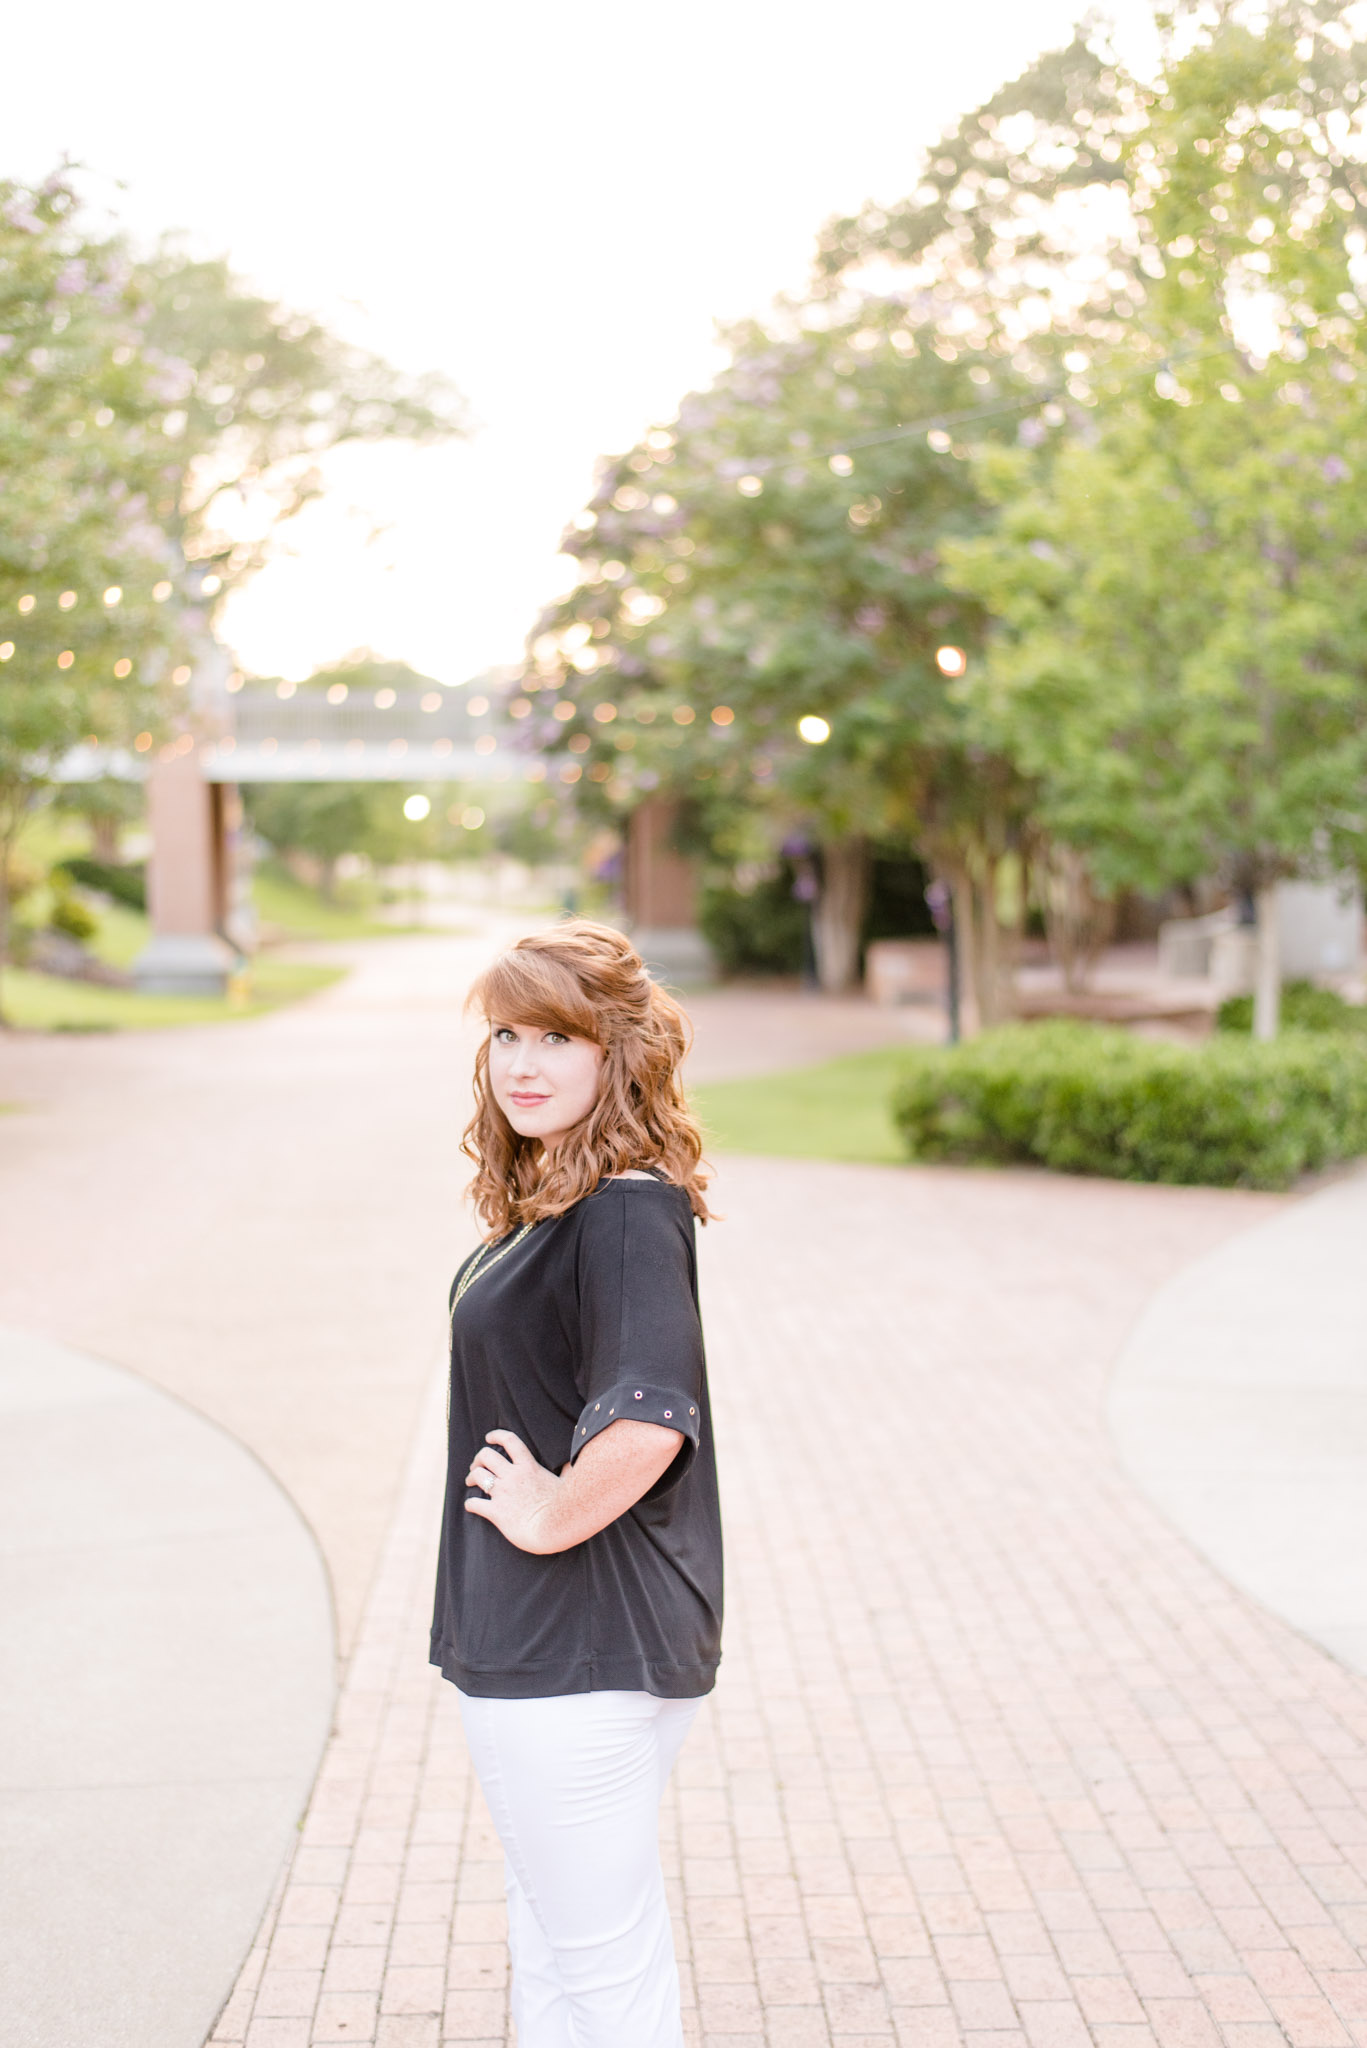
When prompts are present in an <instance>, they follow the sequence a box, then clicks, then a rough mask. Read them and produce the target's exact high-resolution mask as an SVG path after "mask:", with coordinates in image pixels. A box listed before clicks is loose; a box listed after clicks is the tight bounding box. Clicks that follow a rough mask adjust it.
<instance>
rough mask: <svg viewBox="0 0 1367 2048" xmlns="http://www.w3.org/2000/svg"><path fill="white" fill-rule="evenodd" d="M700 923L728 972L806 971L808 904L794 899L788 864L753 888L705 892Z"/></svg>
mask: <svg viewBox="0 0 1367 2048" xmlns="http://www.w3.org/2000/svg"><path fill="white" fill-rule="evenodd" d="M698 925H699V928H700V930H701V931H702V935H703V937H704V938H705V939H706V941H707V943H708V945H709V946H710V947H711V948H712V952H713V954H714V956H715V958H716V962H717V965H718V967H720V969H721V971H722V973H723V974H800V973H801V972H802V960H803V948H804V946H805V944H806V934H807V906H806V904H805V903H799V902H797V901H796V900H795V899H794V896H793V869H792V866H791V864H790V863H789V862H788V861H784V862H783V863H782V864H781V866H780V868H779V871H778V873H777V874H776V875H773V876H772V877H770V878H769V879H767V880H765V881H762V882H759V883H758V884H757V885H756V886H755V887H754V888H753V889H748V890H746V889H736V888H732V887H723V886H719V885H715V884H714V885H713V886H712V887H711V888H706V889H704V890H703V891H702V895H701V898H700V900H699V904H698Z"/></svg>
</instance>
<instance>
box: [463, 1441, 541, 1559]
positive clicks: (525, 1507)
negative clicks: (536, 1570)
mask: <svg viewBox="0 0 1367 2048" xmlns="http://www.w3.org/2000/svg"><path fill="white" fill-rule="evenodd" d="M465 1484H466V1485H467V1486H478V1487H479V1488H480V1489H481V1491H480V1492H479V1493H477V1494H474V1495H472V1497H471V1498H470V1499H469V1500H467V1501H466V1503H465V1512H466V1514H467V1515H479V1516H481V1517H482V1518H483V1520H484V1521H486V1522H492V1523H493V1525H494V1527H495V1528H496V1529H497V1530H498V1532H499V1534H500V1535H502V1536H506V1537H507V1539H508V1541H509V1542H510V1543H512V1544H514V1545H515V1546H516V1547H517V1549H519V1550H530V1551H532V1552H534V1553H538V1554H543V1555H544V1554H545V1553H546V1552H548V1551H552V1550H560V1549H562V1548H563V1547H564V1546H563V1545H561V1544H559V1543H556V1542H553V1541H552V1542H548V1541H547V1540H546V1538H547V1536H548V1535H549V1534H550V1527H549V1524H550V1523H551V1522H552V1520H553V1519H554V1509H555V1505H556V1496H557V1494H558V1493H559V1492H560V1489H561V1487H562V1486H563V1484H564V1481H563V1480H561V1479H558V1478H557V1477H556V1475H555V1473H554V1472H548V1471H547V1469H546V1467H545V1466H544V1465H538V1464H537V1462H536V1459H535V1458H534V1457H533V1456H532V1454H531V1452H530V1451H529V1450H528V1449H527V1446H526V1445H525V1444H524V1443H523V1441H522V1439H521V1437H520V1436H514V1435H513V1433H512V1431H511V1430H510V1429H491V1430H490V1431H489V1434H488V1436H487V1437H486V1438H485V1439H484V1442H483V1444H482V1445H481V1447H480V1448H479V1450H477V1451H476V1452H475V1455H474V1458H473V1460H472V1462H471V1465H470V1470H469V1471H468V1472H467V1473H466V1475H465Z"/></svg>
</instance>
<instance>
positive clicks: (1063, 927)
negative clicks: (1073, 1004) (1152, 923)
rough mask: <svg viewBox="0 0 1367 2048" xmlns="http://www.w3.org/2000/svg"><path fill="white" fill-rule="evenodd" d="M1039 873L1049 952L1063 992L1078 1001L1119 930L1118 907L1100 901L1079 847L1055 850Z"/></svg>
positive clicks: (1040, 866)
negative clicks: (1103, 952)
mask: <svg viewBox="0 0 1367 2048" xmlns="http://www.w3.org/2000/svg"><path fill="white" fill-rule="evenodd" d="M1036 873H1037V875H1038V877H1039V881H1040V897H1041V901H1042V904H1043V909H1044V928H1045V932H1046V934H1047V935H1048V939H1049V951H1050V952H1051V953H1052V955H1053V957H1054V960H1055V963H1056V964H1057V965H1058V967H1060V968H1061V969H1062V972H1063V986H1064V987H1065V988H1066V989H1067V990H1068V992H1069V994H1070V995H1078V994H1080V993H1081V991H1082V990H1083V989H1085V988H1086V986H1087V983H1088V980H1089V979H1090V976H1091V971H1092V969H1093V967H1094V966H1095V965H1096V963H1097V961H1098V960H1099V959H1100V957H1101V954H1102V951H1103V949H1104V948H1105V946H1106V945H1107V943H1108V941H1109V939H1110V936H1111V933H1112V932H1113V931H1114V930H1115V904H1114V903H1113V902H1111V901H1109V900H1107V899H1106V898H1104V897H1100V896H1098V895H1097V893H1096V890H1095V889H1094V888H1093V886H1092V878H1091V874H1090V872H1089V870H1088V867H1087V862H1086V858H1085V856H1084V855H1083V854H1081V853H1079V852H1078V851H1077V850H1076V848H1075V847H1071V846H1053V847H1050V849H1049V851H1048V854H1047V855H1046V857H1045V858H1044V860H1043V861H1042V862H1040V863H1039V865H1038V867H1037V869H1036Z"/></svg>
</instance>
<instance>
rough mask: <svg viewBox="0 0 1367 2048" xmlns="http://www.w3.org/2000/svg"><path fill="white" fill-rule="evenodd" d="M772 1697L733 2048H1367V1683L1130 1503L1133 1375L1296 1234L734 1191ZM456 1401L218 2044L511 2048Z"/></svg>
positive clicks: (748, 1802)
mask: <svg viewBox="0 0 1367 2048" xmlns="http://www.w3.org/2000/svg"><path fill="white" fill-rule="evenodd" d="M720 1199H721V1205H722V1206H723V1207H724V1208H725V1209H726V1211H727V1213H728V1216H729V1218H730V1220H729V1221H728V1222H727V1223H726V1224H725V1225H723V1226H719V1227H718V1228H716V1229H715V1230H713V1231H710V1232H708V1233H707V1235H706V1238H705V1240H704V1288H705V1311H706V1315H707V1322H708V1332H709V1342H710V1351H711V1359H712V1371H713V1377H714V1384H715V1389H716V1397H717V1409H718V1436H719V1444H720V1450H721V1458H722V1472H723V1486H724V1490H725V1507H726V1517H727V1535H728V1544H729V1561H730V1572H731V1584H730V1608H729V1618H728V1631H727V1644H726V1659H725V1664H724V1668H723V1679H722V1683H721V1684H720V1686H719V1688H718V1691H717V1694H716V1695H715V1698H714V1701H713V1702H712V1703H711V1704H710V1705H709V1707H708V1708H707V1709H706V1710H705V1712H704V1714H703V1716H702V1717H701V1718H700V1722H699V1725H698V1727H697V1729H696V1730H695V1733H694V1735H693V1737H692V1738H691V1740H690V1742H689V1745H688V1747H687V1748H686V1750H685V1752H684V1755H683V1758H682V1760H681V1764H680V1767H679V1770H678V1773H677V1774H676V1782H675V1786H674V1788H673V1789H672V1790H671V1794H670V1796H669V1799H668V1801H667V1807H666V1815H665V1833H666V1840H667V1848H666V1855H667V1867H668V1870H669V1873H670V1877H671V1882H672V1885H673V1888H674V1897H675V1903H676V1907H677V1919H678V1938H679V1948H680V1954H681V1957H682V1959H683V1961H684V1976H685V1984H686V1994H685V1995H686V2000H687V2018H688V2028H689V2038H690V2040H691V2041H693V2042H705V2043H707V2044H709V2048H741V2044H742V2043H744V2044H747V2048H760V2044H764V2043H767V2044H772V2048H817V2044H826V2043H838V2044H841V2048H875V2044H877V2048H887V2044H890V2043H893V2042H897V2043H902V2044H910V2048H952V2044H955V2043H958V2042H959V2041H961V2040H963V2041H966V2042H971V2043H972V2044H973V2048H1026V2044H1028V2048H1084V2044H1086V2043H1087V2042H1088V2041H1092V2042H1095V2043H1096V2044H1097V2048H1152V2044H1154V2043H1155V2042H1156V2043H1159V2044H1161V2048H1207V2044H1215V2043H1217V2042H1221V2041H1224V2042H1228V2043H1230V2044H1231V2048H1279V2044H1281V2043H1283V2042H1290V2043H1291V2044H1292V2048H1340V2044H1347V2043H1349V2042H1352V2043H1355V2044H1361V2048H1367V1969H1364V1967H1363V1958H1362V1954H1361V1949H1362V1945H1363V1943H1364V1942H1367V1685H1365V1684H1364V1682H1363V1681H1360V1680H1358V1679H1355V1678H1353V1677H1351V1676H1349V1675H1348V1674H1347V1673H1346V1672H1344V1671H1343V1670H1342V1669H1341V1668H1340V1667H1338V1666H1336V1665H1335V1664H1334V1663H1332V1662H1331V1661H1330V1660H1329V1659H1328V1658H1327V1657H1326V1656H1325V1655H1323V1654H1322V1653H1321V1652H1320V1651H1318V1650H1316V1649H1314V1648H1313V1647H1311V1646H1310V1645H1308V1644H1307V1643H1305V1642H1303V1641H1302V1640H1300V1639H1299V1638H1297V1637H1296V1636H1295V1635H1293V1634H1292V1633H1291V1632H1290V1631H1289V1630H1287V1629H1286V1628H1285V1627H1283V1626H1282V1625H1281V1624H1279V1623H1277V1622H1275V1621H1273V1620H1272V1619H1271V1618H1270V1617H1268V1616H1266V1615H1264V1614H1262V1613H1261V1612H1260V1611H1258V1610H1257V1609H1256V1608H1254V1607H1252V1606H1251V1605H1250V1604H1249V1603H1248V1602H1247V1601H1246V1600H1244V1599H1243V1598H1242V1597H1240V1596H1239V1595H1237V1594H1235V1593H1234V1592H1233V1591H1231V1589H1230V1588H1229V1587H1228V1586H1227V1585H1226V1584H1225V1583H1224V1582H1223V1581H1222V1580H1221V1579H1220V1578H1219V1577H1218V1576H1217V1575H1216V1574H1215V1573H1214V1572H1213V1571H1212V1570H1211V1569H1210V1568H1209V1567H1208V1566H1207V1565H1205V1564H1204V1563H1203V1562H1202V1561H1201V1559H1200V1558H1199V1557H1197V1556H1196V1555H1195V1554H1194V1553H1193V1552H1192V1551H1191V1550H1190V1549H1189V1548H1188V1547H1187V1546H1186V1544H1185V1543H1184V1542H1183V1541H1182V1540H1181V1539H1180V1538H1179V1537H1178V1536H1177V1535H1176V1534H1175V1533H1174V1532H1173V1531H1172V1530H1170V1529H1169V1528H1168V1527H1167V1525H1166V1524H1165V1523H1163V1522H1162V1520H1161V1519H1160V1518H1159V1517H1158V1516H1157V1515H1156V1513H1155V1512H1154V1511H1153V1510H1152V1509H1150V1508H1149V1507H1148V1506H1147V1504H1146V1503H1145V1501H1144V1500H1143V1499H1142V1498H1141V1497H1140V1496H1139V1495H1138V1494H1137V1493H1136V1492H1135V1491H1134V1489H1133V1488H1132V1487H1131V1486H1130V1485H1129V1483H1128V1482H1127V1481H1126V1480H1125V1479H1124V1477H1123V1476H1122V1474H1121V1473H1120V1471H1119V1469H1118V1467H1117V1465H1116V1463H1115V1460H1114V1458H1113V1455H1112V1453H1111V1450H1110V1448H1109V1445H1108V1443H1107V1441H1106V1439H1105V1437H1104V1435H1103V1433H1102V1430H1101V1426H1100V1423H1099V1419H1098V1418H1099V1405H1100V1394H1101V1389H1102V1385H1103V1381H1104V1374H1105V1368H1106V1365H1107V1362H1108V1360H1109V1359H1110V1357H1111V1356H1113V1355H1114V1352H1115V1350H1116V1348H1117V1346H1118V1344H1119V1343H1120V1341H1121V1340H1122V1338H1123V1336H1124V1334H1125V1331H1126V1328H1127V1326H1128V1325H1129V1323H1130V1321H1131V1320H1132V1318H1133V1316H1134V1314H1135V1312H1136V1311H1137V1309H1138V1308H1139V1306H1140V1305H1141V1304H1142V1303H1143V1301H1144V1300H1145V1299H1146V1298H1147V1296H1148V1295H1149V1294H1151V1293H1152V1291H1153V1289H1154V1288H1155V1287H1156V1286H1157V1285H1158V1284H1160V1283H1161V1281H1162V1280H1163V1279H1164V1278H1165V1277H1167V1275H1169V1274H1170V1273H1172V1272H1173V1271H1175V1270H1176V1269H1177V1268H1179V1267H1180V1266H1181V1265H1182V1264H1183V1263H1184V1262H1185V1261H1186V1260H1187V1259H1189V1258H1191V1257H1193V1256H1195V1255H1196V1254H1197V1253H1198V1252H1200V1251H1201V1250H1203V1249H1205V1248H1206V1247H1207V1246H1209V1245H1212V1244H1214V1243H1217V1242H1219V1241H1220V1240H1221V1239H1223V1238H1225V1237H1226V1236H1228V1235H1229V1234H1231V1233H1232V1232H1233V1231H1235V1230H1237V1229H1239V1228H1241V1227H1242V1226H1243V1225H1245V1224H1247V1223H1249V1222H1251V1221H1253V1220H1254V1219H1255V1218H1257V1217H1259V1216H1261V1215H1263V1214H1266V1213H1268V1212H1269V1210H1270V1209H1271V1208H1272V1207H1273V1206H1274V1205H1273V1204H1272V1203H1270V1202H1269V1201H1268V1200H1267V1199H1266V1198H1261V1197H1253V1196H1232V1195H1221V1194H1214V1193H1207V1192H1201V1191H1173V1190H1159V1189H1144V1188H1129V1187H1121V1186H1111V1185H1087V1184H1079V1183H1069V1182H1063V1181H1051V1180H1048V1179H1046V1178H1043V1177H1038V1178H1037V1177H1032V1176H1025V1175H1020V1176H1015V1175H976V1176H975V1175H970V1174H956V1173H933V1174H932V1173H915V1172H904V1173H897V1172H882V1171H879V1170H876V1169H863V1168H846V1167H834V1166H831V1167H818V1166H808V1165H801V1164H797V1163H792V1162H783V1163H773V1164H771V1163H765V1162H759V1161H732V1162H729V1163H728V1164H727V1167H726V1172H725V1175H724V1182H723V1186H722V1188H721V1190H720ZM440 1399H441V1396H440V1389H439V1388H434V1389H433V1395H432V1399H431V1401H430V1403H429V1407H428V1412H427V1416H426V1420H425V1424H424V1428H423V1431H422V1433H421V1434H420V1438H419V1446H418V1450H417V1453H416V1455H415V1461H414V1463H413V1465H412V1467H411V1470H410V1472H409V1476H408V1479H407V1481H406V1483H405V1486H404V1488H403V1490H402V1496H401V1508H400V1512H399V1516H398V1518H397V1521H396V1523H395V1527H394V1531H393V1534H392V1537H391V1540H390V1543H389V1547H388V1550H387V1553H386V1557H385V1561H384V1565H383V1568H382V1571H381V1574H380V1577H379V1579H378V1581H377V1583H376V1586H375V1588H374V1591H373V1595H372V1598H371V1602H370V1606H369V1610H368V1613H367V1615H366V1618H365V1621H364V1624H363V1628H362V1632H361V1638H360V1643H359V1647H358V1650H357V1653H356V1655H355V1657H354V1659H353V1661H352V1664H351V1667H350V1671H349V1676H348V1679H347V1683H346V1687H345V1691H344V1694H343V1698H342V1702H341V1706H340V1711H339V1717H338V1729H337V1735H336V1738H335V1740H334V1742H333V1743H332V1745H331V1748H330V1750H329V1752H328V1756H327V1759H326V1762H325V1765H324V1768H323V1772H322V1775H321V1778H320V1781H319V1786H318V1791H317V1794H316V1797H315V1799H314V1801H313V1804H312V1807H311V1809H310V1812H309V1814H308V1816H307V1819H306V1821H305V1823H304V1826H303V1829H302V1832H301V1836H300V1842H299V1848H298V1851H297V1854H296V1855H295V1858H294V1861H293V1864H292V1867H291V1868H290V1870H289V1871H288V1873H287V1874H286V1876H285V1879H284V1881H283V1884H282V1890H281V1894H280V1896H279V1897H278V1899H277V1901H276V1902H275V1904H274V1905H273V1906H272V1908H271V1911H270V1913H269V1914H268V1916H267V1920H266V1924H265V1926H264V1928H263V1930H262V1935H261V1938H260V1943H259V1946H258V1948H257V1949H256V1950H255V1951H254V1953H253V1955H252V1958H251V1960H250V1962H249V1964H248V1966H247V1969H246V1971H245V1972H244V1975H243V1978H242V1981H241V1983H240V1985H239V1987H238V1990H237V1992H236V1993H235V1995H234V1997H233V1999H232V2001H231V2003H230V2005H229V2006H228V2008H227V2010H226V2011H225V2013H224V2015H223V2017H222V2020H221V2022H220V2024H219V2026H218V2028H217V2029H216V2031H215V2034H214V2037H213V2038H214V2041H215V2042H216V2043H244V2042H245V2043H246V2044H247V2048H306V2044H312V2043H324V2042H327V2043H337V2042H366V2043H370V2042H374V2043H375V2044H377V2048H437V2044H439V2043H443V2042H457V2041H459V2042H466V2043H489V2044H492V2043H494V2042H504V2041H505V2040H507V2039H508V2029H507V2020H506V2003H505V1990H504V1959H503V1950H502V1934H503V1919H502V1906H501V1900H500V1890H501V1871H500V1862H499V1857H498V1854H497V1851H496V1847H495V1844H494V1841H493V1837H492V1833H491V1830H490V1828H489V1824H488V1821H487V1817H486V1816H485V1814H484V1812H483V1808H482V1805H481V1802H480V1799H479V1796H478V1793H477V1791H476V1789H475V1788H474V1786H473V1784H472V1780H471V1775H470V1772H469V1768H468V1765H467V1763H466V1760H465V1756H464V1752H463V1748H462V1744H461V1739H460V1734H459V1725H458V1721H457V1717H456V1714H455V1712H454V1702H453V1698H452V1696H451V1694H450V1692H449V1690H448V1689H446V1688H444V1687H443V1686H442V1684H441V1682H440V1681H439V1680H438V1679H437V1678H436V1676H435V1674H431V1675H429V1674H428V1673H427V1671H426V1669H425V1667H424V1664H423V1656H424V1653H425V1637H426V1626H427V1608H428V1598H429V1591H430V1580H431V1570H432V1550H433V1542H434V1528H435V1514H436V1501H437V1493H438V1489H439V1484H440V1478H441V1471H440V1451H441V1446H440V1437H441V1417H440Z"/></svg>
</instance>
